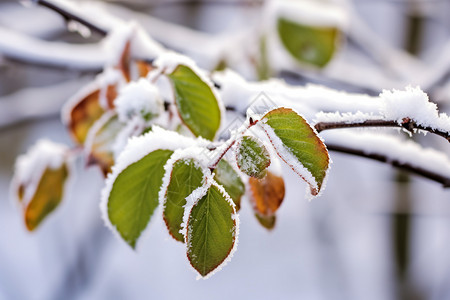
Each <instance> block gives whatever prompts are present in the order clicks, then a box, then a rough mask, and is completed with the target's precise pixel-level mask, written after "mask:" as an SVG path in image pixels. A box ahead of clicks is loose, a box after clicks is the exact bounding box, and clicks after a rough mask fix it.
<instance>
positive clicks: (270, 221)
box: [255, 213, 277, 230]
mask: <svg viewBox="0 0 450 300" xmlns="http://www.w3.org/2000/svg"><path fill="white" fill-rule="evenodd" d="M255 217H256V220H258V222H259V224H261V225H262V226H263V227H264V228H266V229H269V230H272V229H273V228H274V227H275V223H276V221H277V217H276V216H275V215H272V216H263V215H260V214H258V213H255Z"/></svg>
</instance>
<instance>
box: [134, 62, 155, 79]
mask: <svg viewBox="0 0 450 300" xmlns="http://www.w3.org/2000/svg"><path fill="white" fill-rule="evenodd" d="M136 67H137V71H138V75H139V77H145V76H147V74H148V73H149V72H150V71H151V70H153V69H154V68H153V66H152V64H150V63H148V62H146V61H143V60H137V61H136Z"/></svg>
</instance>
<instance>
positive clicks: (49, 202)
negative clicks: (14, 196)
mask: <svg viewBox="0 0 450 300" xmlns="http://www.w3.org/2000/svg"><path fill="white" fill-rule="evenodd" d="M68 175H69V170H68V167H67V165H66V164H63V165H62V166H61V167H60V168H58V169H50V168H47V169H46V170H45V171H44V174H43V175H42V177H41V179H40V180H39V184H38V187H37V189H36V192H35V193H34V195H33V197H32V198H31V200H30V202H29V203H28V205H27V206H26V208H25V224H26V226H27V229H28V230H30V231H32V230H34V229H36V228H37V227H38V225H39V224H40V223H41V222H42V221H43V220H44V219H45V218H46V217H47V216H48V215H49V214H50V213H51V212H52V211H53V210H54V209H55V208H56V207H57V206H58V205H59V203H60V202H61V200H62V198H63V193H64V185H65V182H66V180H67V177H68ZM21 190H22V191H23V190H24V187H23V186H22V187H19V194H20V193H21V192H20V191H21ZM19 199H20V195H19Z"/></svg>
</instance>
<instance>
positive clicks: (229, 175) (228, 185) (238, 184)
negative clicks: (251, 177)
mask: <svg viewBox="0 0 450 300" xmlns="http://www.w3.org/2000/svg"><path fill="white" fill-rule="evenodd" d="M214 179H215V180H216V181H217V182H218V183H219V184H220V185H222V186H223V187H224V188H225V191H227V193H228V194H229V195H230V197H231V199H233V202H234V205H236V210H237V211H239V209H240V208H241V197H242V196H243V195H244V193H245V185H244V183H243V182H242V179H241V176H239V174H238V173H237V172H236V171H235V170H234V169H233V167H232V166H231V165H230V164H229V163H228V162H227V161H226V160H225V159H221V160H220V162H219V164H218V165H217V168H216V169H215V170H214Z"/></svg>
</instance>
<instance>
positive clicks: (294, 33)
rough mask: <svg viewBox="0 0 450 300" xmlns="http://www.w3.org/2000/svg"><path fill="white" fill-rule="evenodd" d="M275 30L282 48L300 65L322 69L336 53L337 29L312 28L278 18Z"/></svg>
mask: <svg viewBox="0 0 450 300" xmlns="http://www.w3.org/2000/svg"><path fill="white" fill-rule="evenodd" d="M277 29H278V35H279V37H280V39H281V42H282V43H283V45H284V47H285V48H286V49H287V51H288V52H289V53H290V54H291V55H292V56H293V57H294V58H295V59H296V60H297V61H299V62H301V63H306V64H310V65H314V66H316V67H320V68H322V67H324V66H326V65H327V64H328V63H329V62H330V60H331V58H332V57H333V54H334V53H335V52H336V44H337V40H338V36H339V30H338V29H337V28H334V27H312V26H307V25H302V24H298V23H295V22H292V21H289V20H286V19H283V18H280V19H278V24H277Z"/></svg>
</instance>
